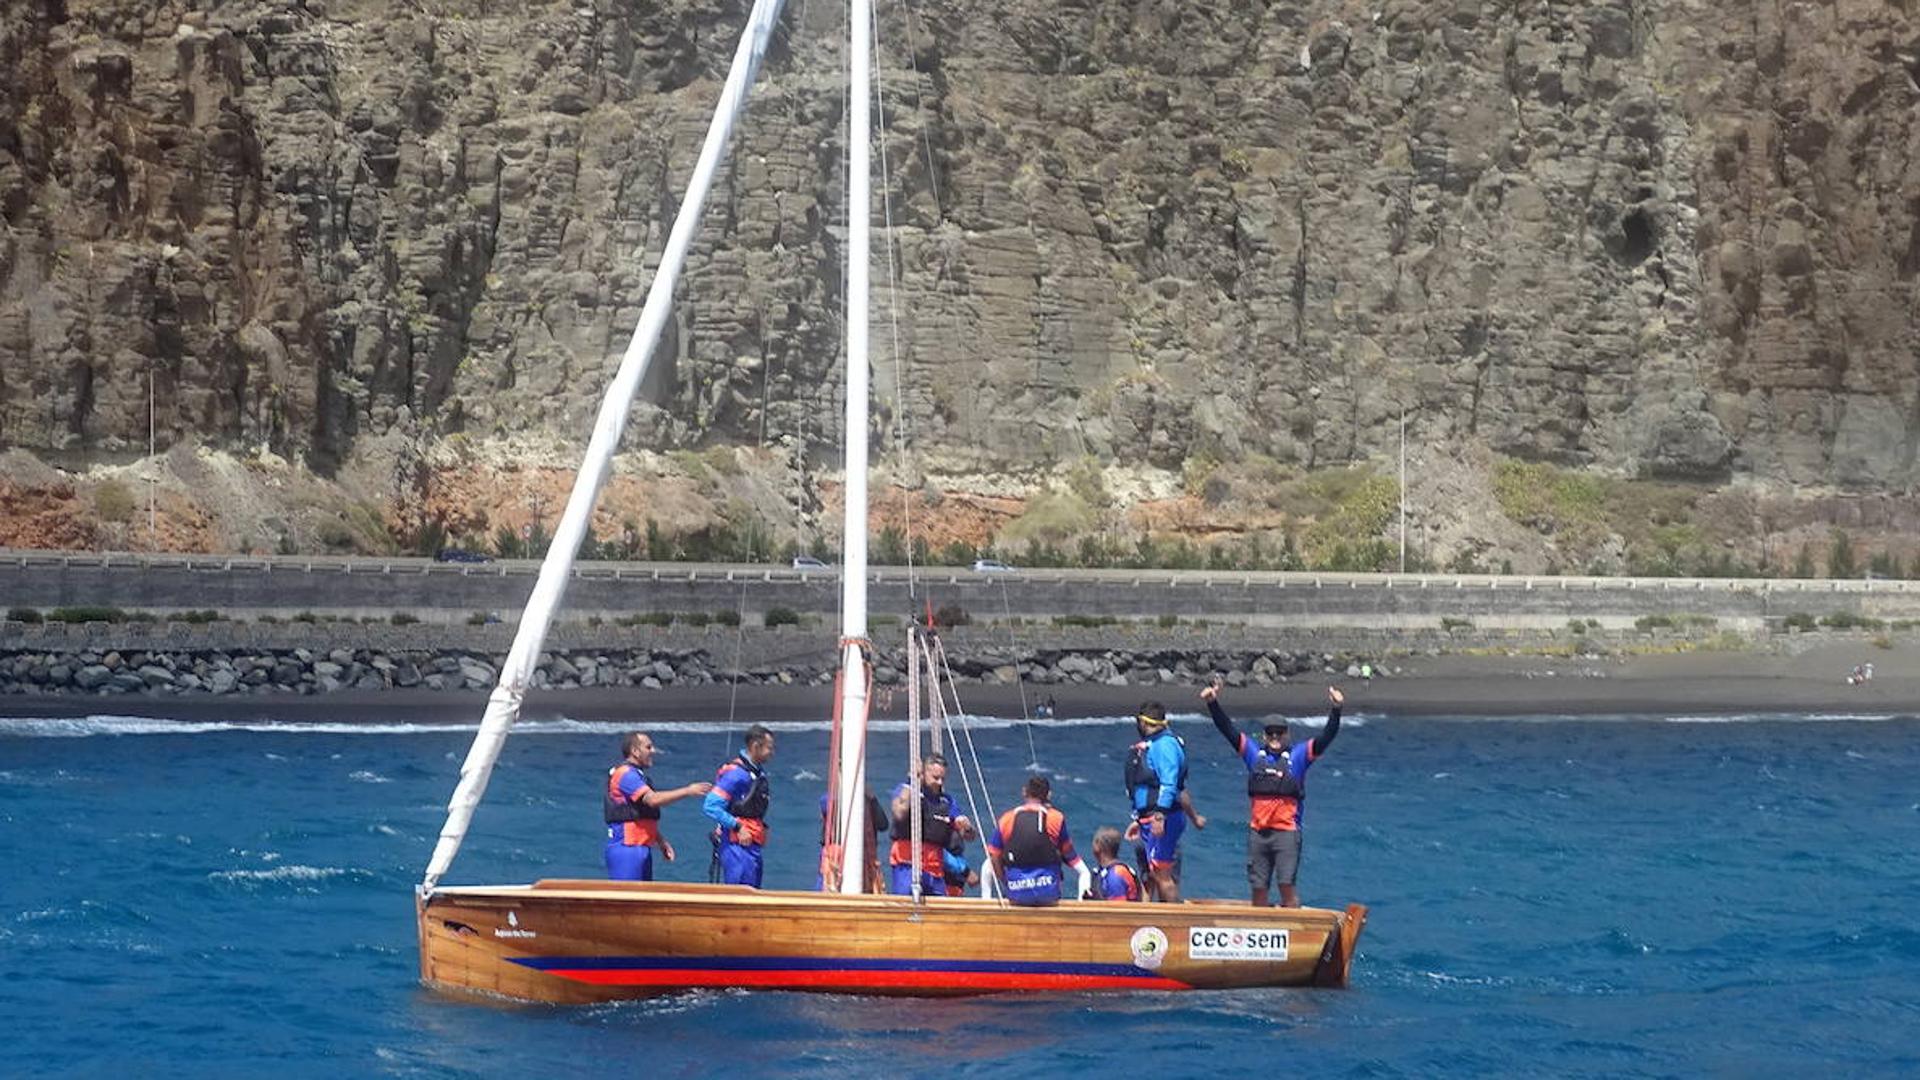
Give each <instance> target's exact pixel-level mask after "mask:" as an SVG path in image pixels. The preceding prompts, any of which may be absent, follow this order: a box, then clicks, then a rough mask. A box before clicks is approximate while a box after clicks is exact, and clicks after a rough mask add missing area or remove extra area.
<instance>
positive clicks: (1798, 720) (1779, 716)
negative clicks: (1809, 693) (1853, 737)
mask: <svg viewBox="0 0 1920 1080" xmlns="http://www.w3.org/2000/svg"><path fill="white" fill-rule="evenodd" d="M1661 719H1663V720H1665V721H1666V722H1667V723H1669V724H1784V723H1794V724H1882V723H1887V722H1889V721H1893V720H1904V719H1906V717H1905V716H1901V715H1898V714H1893V713H1728V714H1726V715H1724V716H1667V717H1662V718H1661Z"/></svg>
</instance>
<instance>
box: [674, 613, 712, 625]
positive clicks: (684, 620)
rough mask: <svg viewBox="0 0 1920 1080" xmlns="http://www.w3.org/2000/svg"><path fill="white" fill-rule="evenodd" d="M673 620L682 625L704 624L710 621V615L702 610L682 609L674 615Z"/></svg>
mask: <svg viewBox="0 0 1920 1080" xmlns="http://www.w3.org/2000/svg"><path fill="white" fill-rule="evenodd" d="M674 620H675V621H676V622H678V623H679V624H680V625H682V626H705V625H707V623H709V622H711V621H712V616H710V615H708V614H707V613H706V612H704V611H683V612H681V613H679V614H678V615H675V616H674Z"/></svg>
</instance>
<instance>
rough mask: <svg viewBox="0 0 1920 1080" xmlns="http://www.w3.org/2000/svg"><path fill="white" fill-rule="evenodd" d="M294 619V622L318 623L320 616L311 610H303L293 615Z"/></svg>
mask: <svg viewBox="0 0 1920 1080" xmlns="http://www.w3.org/2000/svg"><path fill="white" fill-rule="evenodd" d="M293 621H294V622H303V623H317V622H319V621H320V616H318V615H315V614H314V613H313V612H311V611H303V612H301V613H299V614H298V615H295V616H294V617H293Z"/></svg>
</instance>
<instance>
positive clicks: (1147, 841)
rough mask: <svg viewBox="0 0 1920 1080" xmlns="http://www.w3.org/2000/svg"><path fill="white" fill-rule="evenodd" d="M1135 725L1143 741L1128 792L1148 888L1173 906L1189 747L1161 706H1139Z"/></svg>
mask: <svg viewBox="0 0 1920 1080" xmlns="http://www.w3.org/2000/svg"><path fill="white" fill-rule="evenodd" d="M1133 722H1134V727H1135V729H1136V730H1137V731H1138V732H1139V733H1140V741H1139V742H1136V743H1134V744H1133V746H1132V748H1131V750H1130V751H1129V752H1128V754H1127V793H1128V795H1129V796H1131V797H1132V799H1133V817H1134V821H1135V822H1136V823H1137V824H1138V825H1139V827H1140V844H1141V849H1142V854H1143V855H1144V857H1145V859H1146V870H1147V878H1148V888H1149V890H1150V891H1151V893H1152V894H1153V898H1154V899H1156V900H1160V901H1163V902H1166V903H1175V902H1178V901H1179V899H1180V882H1179V879H1178V878H1177V877H1175V873H1174V865H1175V860H1176V859H1178V858H1179V852H1180V835H1181V834H1182V833H1184V832H1186V831H1187V815H1186V811H1185V809H1184V804H1183V803H1182V801H1181V799H1180V796H1181V794H1182V793H1184V792H1185V791H1186V787H1187V744H1186V743H1184V742H1182V741H1181V739H1180V737H1179V736H1178V735H1175V734H1174V733H1173V732H1172V731H1171V730H1169V729H1168V727H1167V710H1166V707H1165V706H1163V705H1161V704H1160V703H1159V702H1157V701H1149V702H1147V703H1146V704H1144V705H1142V706H1140V712H1139V714H1138V715H1136V716H1135V717H1134V718H1133Z"/></svg>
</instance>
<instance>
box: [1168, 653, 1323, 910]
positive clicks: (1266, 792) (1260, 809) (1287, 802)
mask: <svg viewBox="0 0 1920 1080" xmlns="http://www.w3.org/2000/svg"><path fill="white" fill-rule="evenodd" d="M1200 700H1202V701H1204V702H1206V703H1207V711H1208V712H1210V713H1212V714H1213V726H1214V727H1216V728H1219V729H1220V735H1221V737H1223V738H1225V739H1226V740H1227V745H1229V746H1231V747H1233V752H1234V753H1236V754H1239V755H1240V763H1241V764H1243V765H1245V766H1246V767H1247V798H1248V799H1249V800H1251V802H1252V812H1251V814H1250V815H1249V817H1248V820H1247V828H1248V829H1249V830H1250V831H1249V832H1248V833H1247V883H1248V884H1249V885H1251V886H1252V887H1253V906H1254V907H1266V906H1267V882H1268V881H1269V880H1270V879H1276V878H1277V879H1278V880H1279V882H1280V904H1281V906H1282V907H1299V906H1300V891H1299V890H1298V889H1296V888H1295V887H1294V879H1295V877H1296V876H1297V875H1298V873H1299V871H1300V803H1301V800H1303V799H1305V798H1306V797H1307V768H1308V766H1311V765H1312V764H1313V763H1314V762H1316V761H1318V760H1320V755H1321V754H1324V753H1326V752H1327V747H1329V746H1332V745H1333V738H1334V736H1336V735H1338V734H1340V706H1341V705H1342V704H1343V703H1345V702H1346V700H1347V699H1346V695H1345V694H1342V693H1341V692H1340V691H1339V689H1338V688H1336V687H1332V686H1329V687H1327V701H1328V703H1329V704H1328V706H1327V726H1326V727H1325V728H1322V729H1321V731H1320V734H1318V735H1316V736H1314V737H1313V738H1312V739H1311V740H1310V741H1308V742H1302V743H1294V744H1292V745H1288V743H1287V725H1286V723H1285V722H1284V721H1283V722H1281V723H1275V724H1268V725H1267V726H1266V728H1265V730H1264V732H1263V735H1264V736H1265V738H1264V739H1263V741H1262V742H1260V743H1255V742H1254V741H1253V740H1252V739H1249V738H1247V737H1246V736H1245V735H1243V734H1241V733H1240V732H1239V731H1238V730H1237V729H1235V728H1234V726H1233V718H1232V717H1230V716H1228V715H1227V710H1225V709H1223V708H1221V707H1220V683H1219V682H1218V681H1217V680H1216V681H1215V682H1214V684H1213V685H1212V686H1209V687H1207V688H1206V689H1204V690H1202V691H1200Z"/></svg>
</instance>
